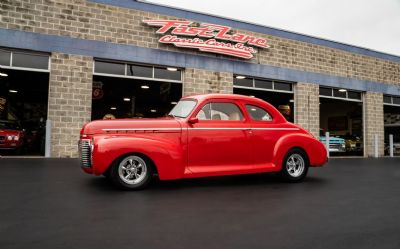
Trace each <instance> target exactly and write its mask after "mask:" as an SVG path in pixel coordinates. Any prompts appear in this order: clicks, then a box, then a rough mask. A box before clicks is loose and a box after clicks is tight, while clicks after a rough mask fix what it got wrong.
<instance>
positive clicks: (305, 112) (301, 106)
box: [294, 82, 319, 137]
mask: <svg viewBox="0 0 400 249" xmlns="http://www.w3.org/2000/svg"><path fill="white" fill-rule="evenodd" d="M294 99H295V104H294V106H295V111H294V114H295V121H296V123H297V124H298V125H300V126H301V127H303V128H304V129H306V130H308V131H310V132H311V133H312V134H313V135H314V136H315V137H318V136H319V86H318V85H317V84H310V83H302V82H299V83H297V84H296V85H295V91H294Z"/></svg>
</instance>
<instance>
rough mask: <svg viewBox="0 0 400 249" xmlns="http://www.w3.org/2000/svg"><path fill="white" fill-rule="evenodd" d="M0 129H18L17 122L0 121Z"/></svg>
mask: <svg viewBox="0 0 400 249" xmlns="http://www.w3.org/2000/svg"><path fill="white" fill-rule="evenodd" d="M0 129H6V130H19V127H18V124H16V123H13V122H7V121H0Z"/></svg>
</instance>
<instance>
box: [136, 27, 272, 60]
mask: <svg viewBox="0 0 400 249" xmlns="http://www.w3.org/2000/svg"><path fill="white" fill-rule="evenodd" d="M143 22H144V23H146V24H148V25H150V26H156V27H160V28H159V29H158V30H157V31H156V33H157V34H163V35H164V36H162V37H161V38H160V39H159V42H161V43H166V44H173V45H175V46H176V47H182V48H195V49H199V50H200V51H203V52H210V53H219V54H225V55H230V56H235V57H239V58H244V59H251V58H253V56H254V54H255V53H257V50H256V49H254V48H253V47H252V46H255V47H260V48H269V45H268V44H267V40H266V39H263V38H258V37H255V36H251V35H245V34H241V33H233V34H231V27H228V26H222V25H217V24H209V23H202V24H200V26H193V23H194V22H191V21H179V20H144V21H143ZM190 25H192V26H190ZM168 31H171V34H170V35H168V34H166V33H167V32H168ZM178 36H189V37H194V38H185V37H184V38H182V37H178ZM199 37H200V38H199ZM201 38H207V39H201ZM218 40H222V41H223V42H221V41H218ZM249 45H250V46H249Z"/></svg>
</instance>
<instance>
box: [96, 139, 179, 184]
mask: <svg viewBox="0 0 400 249" xmlns="http://www.w3.org/2000/svg"><path fill="white" fill-rule="evenodd" d="M94 139H95V143H94V144H95V147H94V148H93V150H94V151H93V155H94V157H93V173H94V174H95V175H100V174H103V173H104V172H105V171H106V170H107V169H108V168H109V167H110V166H111V164H112V163H113V162H114V161H115V160H116V159H117V158H119V157H120V156H122V155H125V154H129V153H140V154H143V155H145V156H147V157H148V158H150V159H151V160H152V161H153V163H154V164H155V165H154V166H155V167H156V168H157V172H158V175H159V178H160V179H161V180H165V179H177V178H182V177H183V173H184V170H185V164H184V156H183V155H184V153H183V151H182V145H181V144H180V140H175V142H174V140H168V141H167V140H159V139H157V140H155V139H151V138H149V137H137V136H135V137H134V136H126V135H124V136H118V135H117V136H101V137H95V138H94Z"/></svg>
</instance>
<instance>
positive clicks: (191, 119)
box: [188, 117, 199, 124]
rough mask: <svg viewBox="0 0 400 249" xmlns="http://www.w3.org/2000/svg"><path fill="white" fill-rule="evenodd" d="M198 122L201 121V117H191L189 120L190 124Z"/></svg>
mask: <svg viewBox="0 0 400 249" xmlns="http://www.w3.org/2000/svg"><path fill="white" fill-rule="evenodd" d="M198 122H199V119H198V118H196V117H194V118H190V119H189V121H188V123H189V124H195V123H198Z"/></svg>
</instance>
